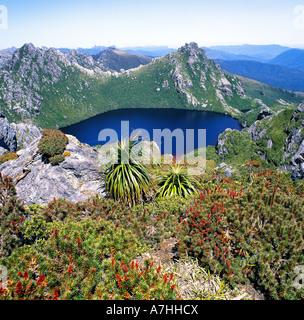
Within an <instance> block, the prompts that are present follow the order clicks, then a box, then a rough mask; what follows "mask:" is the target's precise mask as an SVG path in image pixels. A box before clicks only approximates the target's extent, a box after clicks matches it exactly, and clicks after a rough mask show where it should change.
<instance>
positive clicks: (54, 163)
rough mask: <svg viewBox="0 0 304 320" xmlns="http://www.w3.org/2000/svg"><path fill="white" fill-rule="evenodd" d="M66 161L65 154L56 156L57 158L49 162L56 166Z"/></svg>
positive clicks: (54, 157)
mask: <svg viewBox="0 0 304 320" xmlns="http://www.w3.org/2000/svg"><path fill="white" fill-rule="evenodd" d="M64 159H65V156H64V154H56V155H55V156H53V157H51V158H50V159H49V160H50V162H51V164H53V165H54V166H55V165H57V164H59V163H61V162H63V161H64Z"/></svg>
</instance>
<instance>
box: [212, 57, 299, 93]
mask: <svg viewBox="0 0 304 320" xmlns="http://www.w3.org/2000/svg"><path fill="white" fill-rule="evenodd" d="M215 61H216V62H217V63H219V64H220V66H221V68H223V69H224V70H226V71H228V72H231V73H233V74H236V75H239V76H242V77H245V78H249V79H253V80H256V81H259V82H262V83H266V84H268V85H270V86H273V87H278V88H284V89H285V90H289V91H295V92H304V72H303V71H300V70H297V69H292V68H287V67H282V66H279V65H275V64H269V63H262V62H257V61H246V60H215Z"/></svg>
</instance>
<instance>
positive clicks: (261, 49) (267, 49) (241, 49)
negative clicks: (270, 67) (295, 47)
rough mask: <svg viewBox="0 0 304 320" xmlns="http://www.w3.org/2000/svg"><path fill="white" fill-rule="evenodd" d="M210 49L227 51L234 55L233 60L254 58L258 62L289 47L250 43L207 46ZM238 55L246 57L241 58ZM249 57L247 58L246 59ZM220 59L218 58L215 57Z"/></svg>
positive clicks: (265, 60)
mask: <svg viewBox="0 0 304 320" xmlns="http://www.w3.org/2000/svg"><path fill="white" fill-rule="evenodd" d="M208 49H209V50H210V51H220V52H225V53H229V54H232V55H235V56H239V57H235V58H236V59H234V60H256V61H260V62H268V61H269V60H271V59H274V58H275V57H276V56H278V55H279V54H281V53H283V52H284V51H287V50H289V49H290V48H289V47H283V46H280V45H276V44H273V45H252V44H244V45H240V46H211V47H209V48H208ZM240 57H247V59H243V58H240ZM248 58H249V59H248ZM216 59H220V58H218V57H217V58H216Z"/></svg>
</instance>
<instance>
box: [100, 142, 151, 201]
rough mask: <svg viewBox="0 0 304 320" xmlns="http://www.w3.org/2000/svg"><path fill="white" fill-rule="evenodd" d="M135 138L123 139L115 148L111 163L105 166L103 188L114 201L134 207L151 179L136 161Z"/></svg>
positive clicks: (143, 194) (136, 143)
mask: <svg viewBox="0 0 304 320" xmlns="http://www.w3.org/2000/svg"><path fill="white" fill-rule="evenodd" d="M138 143H139V140H137V138H133V139H130V138H123V139H121V141H118V142H117V144H116V146H115V151H114V157H113V161H110V162H109V163H108V164H107V165H106V169H105V171H104V173H105V187H106V190H107V192H108V194H109V195H110V196H111V197H112V198H114V199H115V200H118V201H121V202H123V203H126V204H129V205H134V204H136V203H138V202H139V201H140V200H141V199H142V198H143V197H144V196H145V194H146V193H147V191H148V189H149V186H150V184H151V179H150V176H149V174H148V171H147V170H146V168H145V166H144V165H143V164H142V163H141V162H140V161H139V160H138V159H137V157H136V152H135V151H134V147H135V146H136V145H138Z"/></svg>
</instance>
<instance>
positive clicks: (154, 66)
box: [0, 43, 301, 128]
mask: <svg viewBox="0 0 304 320" xmlns="http://www.w3.org/2000/svg"><path fill="white" fill-rule="evenodd" d="M105 70H106V69H105V67H104V65H103V64H101V62H99V61H96V60H92V58H91V57H90V56H89V55H86V54H83V53H79V52H77V51H76V52H75V51H72V52H68V53H66V54H63V53H61V52H59V51H58V50H56V49H40V48H35V47H34V46H33V45H31V44H27V45H24V46H23V47H22V48H20V49H18V50H17V51H16V52H15V53H14V55H13V56H12V58H11V60H9V61H8V62H7V63H6V64H5V65H4V66H3V68H2V70H0V89H1V90H0V110H2V111H3V112H4V114H5V115H6V117H7V118H8V119H9V121H14V122H18V121H21V120H23V121H24V120H26V119H28V120H29V121H32V122H34V123H35V124H37V125H38V126H40V127H42V128H44V127H49V128H56V127H64V126H67V125H70V124H73V123H76V122H79V121H81V120H84V119H87V118H89V117H92V116H94V115H97V114H100V113H103V112H106V111H109V110H113V109H122V108H187V109H196V110H208V111H217V112H223V113H227V114H230V115H232V116H234V117H236V118H242V119H243V120H244V119H245V118H246V117H247V111H248V110H253V111H254V112H252V113H250V114H248V117H250V119H251V120H250V121H254V120H255V119H254V117H253V115H256V116H257V115H258V114H259V112H260V111H261V108H264V107H265V104H266V105H267V106H269V107H274V108H276V106H277V105H279V107H282V104H281V103H279V102H278V101H279V100H282V99H283V100H285V101H286V104H287V102H290V103H299V102H300V101H301V98H300V97H298V96H297V95H296V94H293V93H289V92H286V91H284V90H280V89H275V88H272V87H269V86H267V85H262V84H257V83H252V82H251V81H248V80H246V79H244V80H240V79H239V78H238V77H236V76H234V75H232V74H229V73H227V72H225V71H223V70H222V69H221V68H220V66H219V65H218V64H216V63H215V62H214V61H213V60H209V59H207V57H206V53H205V51H204V50H202V49H199V48H198V46H197V44H195V43H190V44H186V45H185V46H183V47H181V48H180V49H179V50H177V51H176V52H173V53H170V54H168V55H166V56H165V57H162V58H158V59H154V60H153V61H152V62H151V63H149V64H147V65H144V66H141V67H138V68H136V69H133V70H127V71H124V72H121V73H117V72H114V71H113V72H112V71H105ZM261 86H262V87H263V89H261ZM262 91H263V94H262V93H261V92H262ZM284 103H285V102H283V104H284Z"/></svg>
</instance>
